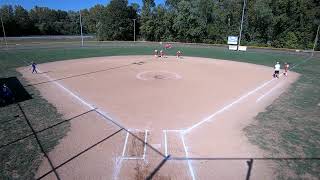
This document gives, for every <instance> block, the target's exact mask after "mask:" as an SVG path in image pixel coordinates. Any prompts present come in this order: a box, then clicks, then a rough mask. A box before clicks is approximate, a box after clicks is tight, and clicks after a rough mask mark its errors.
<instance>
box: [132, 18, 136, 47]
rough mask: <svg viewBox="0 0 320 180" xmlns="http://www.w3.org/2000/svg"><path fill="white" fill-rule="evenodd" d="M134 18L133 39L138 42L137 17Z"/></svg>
mask: <svg viewBox="0 0 320 180" xmlns="http://www.w3.org/2000/svg"><path fill="white" fill-rule="evenodd" d="M132 20H133V41H134V42H136V19H132Z"/></svg>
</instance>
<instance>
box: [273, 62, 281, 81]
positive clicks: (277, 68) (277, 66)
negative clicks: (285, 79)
mask: <svg viewBox="0 0 320 180" xmlns="http://www.w3.org/2000/svg"><path fill="white" fill-rule="evenodd" d="M280 68H281V66H280V63H279V62H277V64H276V65H274V73H273V78H279V73H280Z"/></svg>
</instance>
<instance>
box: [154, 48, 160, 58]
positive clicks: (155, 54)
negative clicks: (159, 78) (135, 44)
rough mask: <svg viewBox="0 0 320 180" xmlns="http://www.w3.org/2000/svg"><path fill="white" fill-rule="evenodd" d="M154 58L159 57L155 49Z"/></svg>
mask: <svg viewBox="0 0 320 180" xmlns="http://www.w3.org/2000/svg"><path fill="white" fill-rule="evenodd" d="M154 57H159V53H158V50H157V49H155V50H154Z"/></svg>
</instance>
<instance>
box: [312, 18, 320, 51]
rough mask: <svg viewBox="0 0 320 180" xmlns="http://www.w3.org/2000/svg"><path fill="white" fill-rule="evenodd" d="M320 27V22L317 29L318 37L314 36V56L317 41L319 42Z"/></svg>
mask: <svg viewBox="0 0 320 180" xmlns="http://www.w3.org/2000/svg"><path fill="white" fill-rule="evenodd" d="M319 29H320V24H319V25H318V30H317V35H316V38H314V44H313V49H312V56H313V53H314V49H315V48H316V45H317V42H318V37H319Z"/></svg>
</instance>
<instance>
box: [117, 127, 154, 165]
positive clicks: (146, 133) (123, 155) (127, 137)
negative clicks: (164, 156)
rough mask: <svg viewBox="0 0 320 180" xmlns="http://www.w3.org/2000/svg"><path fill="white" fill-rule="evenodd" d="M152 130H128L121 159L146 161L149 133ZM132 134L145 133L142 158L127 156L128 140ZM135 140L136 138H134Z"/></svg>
mask: <svg viewBox="0 0 320 180" xmlns="http://www.w3.org/2000/svg"><path fill="white" fill-rule="evenodd" d="M149 131H150V130H147V129H146V130H141V129H128V131H127V134H126V138H125V141H124V145H123V150H122V156H121V157H120V158H121V159H122V160H144V161H145V160H146V152H147V140H148V132H149ZM130 132H142V133H144V143H143V155H142V156H126V151H127V145H128V139H129V135H130ZM132 137H133V138H136V137H134V136H132Z"/></svg>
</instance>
